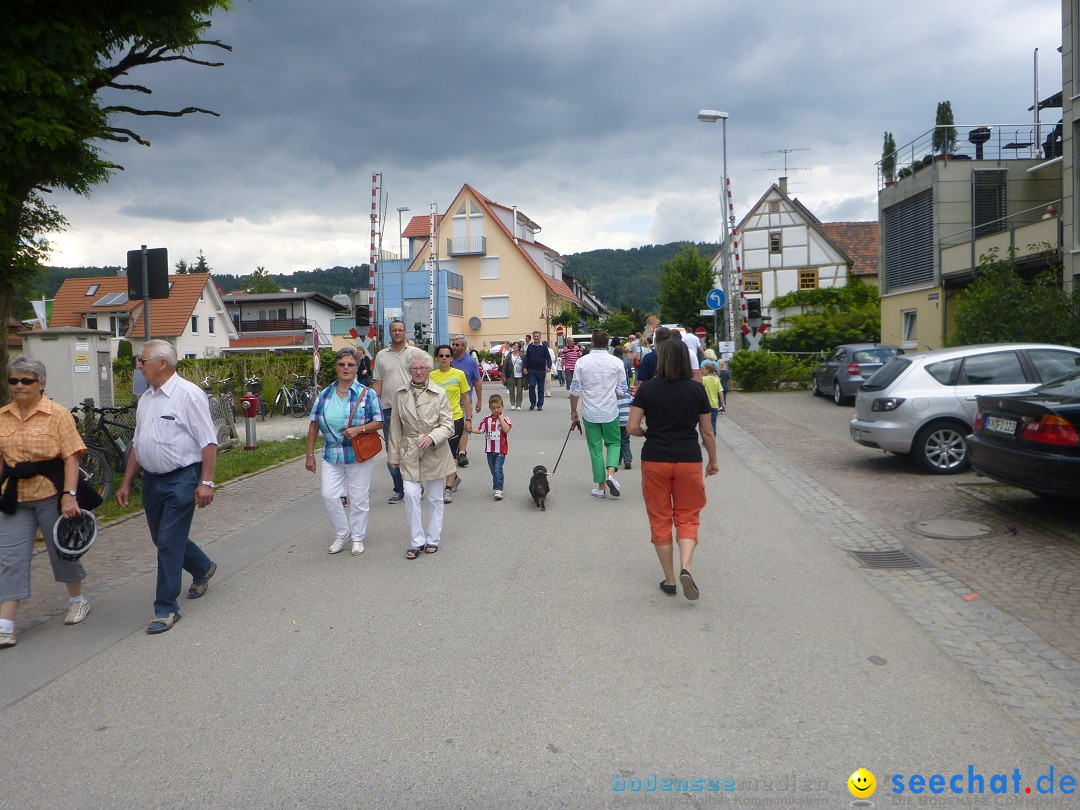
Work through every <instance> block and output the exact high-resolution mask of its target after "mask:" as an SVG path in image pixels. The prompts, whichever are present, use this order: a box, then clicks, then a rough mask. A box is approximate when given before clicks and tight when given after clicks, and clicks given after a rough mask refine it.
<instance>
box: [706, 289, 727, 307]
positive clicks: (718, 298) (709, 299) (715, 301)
mask: <svg viewBox="0 0 1080 810" xmlns="http://www.w3.org/2000/svg"><path fill="white" fill-rule="evenodd" d="M705 306H707V307H709V309H723V308H724V291H723V290H709V294H708V295H706V296H705Z"/></svg>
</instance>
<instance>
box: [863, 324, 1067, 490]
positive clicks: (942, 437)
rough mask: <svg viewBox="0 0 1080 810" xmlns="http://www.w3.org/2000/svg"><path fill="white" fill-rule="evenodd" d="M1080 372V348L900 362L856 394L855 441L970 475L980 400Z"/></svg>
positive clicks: (1038, 346)
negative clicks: (970, 453)
mask: <svg viewBox="0 0 1080 810" xmlns="http://www.w3.org/2000/svg"><path fill="white" fill-rule="evenodd" d="M1078 370H1080V349H1074V348H1072V347H1071V346H1054V345H1050V344H1045V343H996V344H989V345H985V346H961V347H958V348H955V349H938V350H936V351H931V352H926V353H925V354H907V355H903V356H901V357H895V358H893V359H892V360H890V361H889V362H888V363H886V364H885V365H884V366H882V367H881V369H879V370H878V371H877V372H876V373H875V374H874V375H873V376H872V377H871V378H870V379H869V380H867V381H866V382H865V383H864V384H863V386H862V387H861V388H860V389H859V391H858V393H857V394H856V396H855V418H853V419H852V420H851V422H850V429H851V438H852V439H853V440H854V441H856V442H858V443H859V444H861V445H863V446H864V447H876V448H879V449H881V450H888V451H889V452H891V453H910V454H911V455H913V456H914V457H915V460H916V461H918V463H919V464H920V465H921V466H922V467H924V468H925V469H926V470H928V471H930V472H932V473H939V474H949V473H958V472H961V471H963V470H965V469H967V467H968V464H969V460H968V449H967V442H966V441H965V437H966V436H967V435H968V434H970V433H971V425H972V422H973V421H974V419H975V406H976V403H975V397H976V396H978V395H981V394H1012V393H1018V392H1020V391H1027V390H1028V389H1030V388H1033V387H1035V386H1036V385H1040V384H1042V383H1045V382H1050V381H1051V380H1056V379H1057V378H1058V377H1063V376H1065V375H1066V374H1072V373H1073V372H1075V371H1078Z"/></svg>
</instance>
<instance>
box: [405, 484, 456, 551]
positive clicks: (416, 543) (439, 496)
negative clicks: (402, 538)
mask: <svg viewBox="0 0 1080 810" xmlns="http://www.w3.org/2000/svg"><path fill="white" fill-rule="evenodd" d="M445 485H446V479H445V478H433V479H432V480H430V481H406V482H405V516H406V517H407V518H408V519H409V539H410V543H411V545H412V547H413V548H420V547H421V546H437V545H439V540H440V539H441V538H442V521H443V487H444V486H445ZM421 487H423V490H424V500H426V501H427V505H428V522H427V529H425V528H424V522H423V514H422V513H421V509H422V504H421V503H420V489H421Z"/></svg>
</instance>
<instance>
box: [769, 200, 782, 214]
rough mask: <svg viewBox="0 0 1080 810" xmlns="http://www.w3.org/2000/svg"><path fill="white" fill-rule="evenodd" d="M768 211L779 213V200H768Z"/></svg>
mask: <svg viewBox="0 0 1080 810" xmlns="http://www.w3.org/2000/svg"><path fill="white" fill-rule="evenodd" d="M769 213H770V214H779V213H780V201H779V200H769Z"/></svg>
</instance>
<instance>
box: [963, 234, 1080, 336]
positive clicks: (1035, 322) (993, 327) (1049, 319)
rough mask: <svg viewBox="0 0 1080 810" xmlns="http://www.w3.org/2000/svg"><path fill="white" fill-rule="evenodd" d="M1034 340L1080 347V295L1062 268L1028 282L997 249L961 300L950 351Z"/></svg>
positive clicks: (983, 260)
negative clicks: (1066, 284)
mask: <svg viewBox="0 0 1080 810" xmlns="http://www.w3.org/2000/svg"><path fill="white" fill-rule="evenodd" d="M1014 341H1017V342H1024V341H1032V342H1037V343H1059V344H1064V345H1069V346H1076V345H1080V291H1077V292H1074V293H1072V294H1071V295H1070V294H1067V293H1066V292H1065V291H1064V290H1063V289H1062V286H1061V268H1060V267H1055V268H1051V269H1049V270H1044V271H1043V272H1041V273H1039V274H1038V275H1036V276H1035V277H1034V278H1031V279H1025V278H1024V277H1023V276H1021V275H1020V274H1019V273H1017V272H1016V270H1015V269H1014V268H1013V265H1012V262H1011V261H1010V260H1009V259H1003V258H1000V256H999V254H998V252H997V251H996V250H993V251H991V252H990V253H988V254H986V255H984V256H983V257H982V260H981V262H980V263H979V272H978V277H977V278H976V279H975V280H974V281H973V282H971V283H970V284H969V285H968V286H967V287H966V288H965V289H964V292H963V295H962V296H958V300H957V301H956V303H955V305H954V314H953V331H952V333H951V334H950V335H948V336H947V337H946V339H945V343H946V345H948V346H966V345H970V344H973V343H1007V342H1014Z"/></svg>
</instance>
